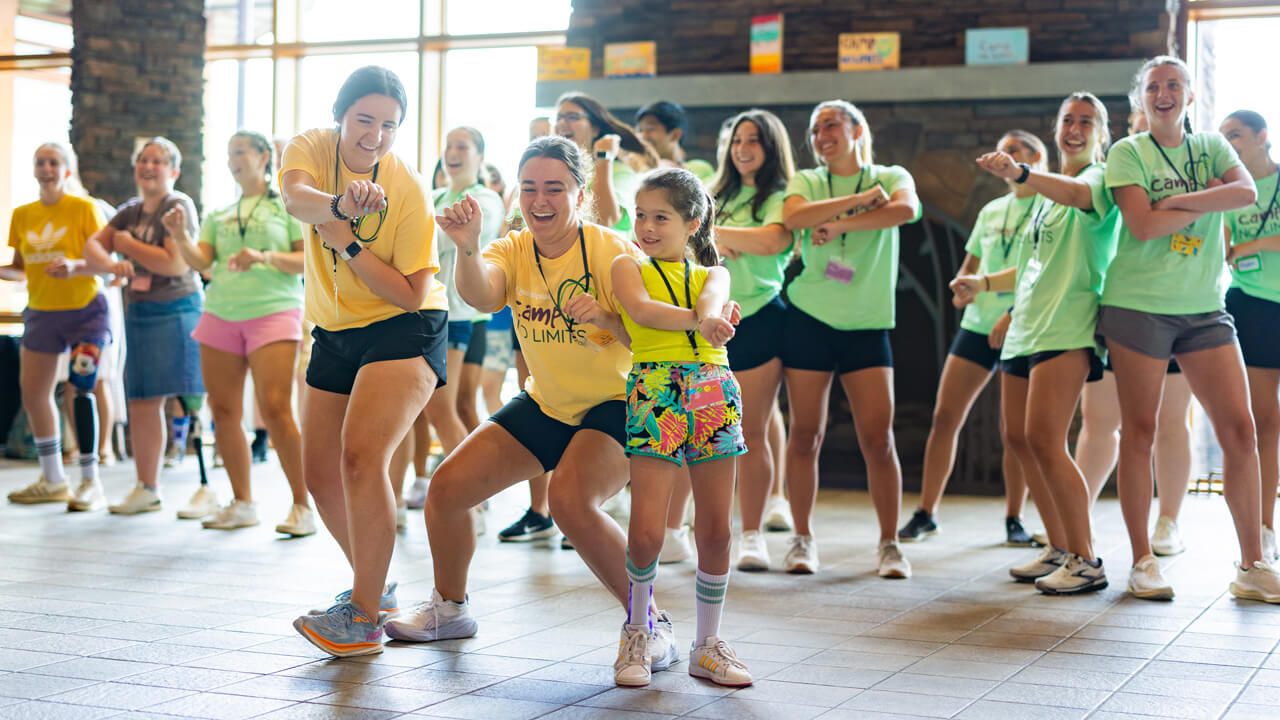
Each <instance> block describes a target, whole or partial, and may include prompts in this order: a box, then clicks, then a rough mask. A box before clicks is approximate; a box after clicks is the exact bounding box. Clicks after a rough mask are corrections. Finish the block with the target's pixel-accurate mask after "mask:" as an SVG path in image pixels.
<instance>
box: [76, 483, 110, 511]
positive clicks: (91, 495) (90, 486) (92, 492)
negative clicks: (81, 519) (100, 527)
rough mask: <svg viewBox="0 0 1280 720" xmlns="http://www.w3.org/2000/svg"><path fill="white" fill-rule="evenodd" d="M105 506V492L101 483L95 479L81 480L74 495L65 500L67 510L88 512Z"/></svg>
mask: <svg viewBox="0 0 1280 720" xmlns="http://www.w3.org/2000/svg"><path fill="white" fill-rule="evenodd" d="M106 506H107V496H106V493H104V492H103V490H102V483H101V482H98V481H97V480H81V481H80V487H78V488H76V494H75V496H74V497H72V498H71V499H70V500H68V501H67V511H68V512H89V511H91V510H101V509H102V508H104V507H106Z"/></svg>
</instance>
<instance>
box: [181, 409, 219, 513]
mask: <svg viewBox="0 0 1280 720" xmlns="http://www.w3.org/2000/svg"><path fill="white" fill-rule="evenodd" d="M178 402H179V403H180V404H181V405H182V413H183V416H182V417H181V418H178V419H180V420H182V425H183V428H184V432H183V437H182V447H184V448H185V447H186V442H187V437H186V436H187V433H191V444H192V450H194V451H195V454H196V467H197V468H199V470H200V487H199V488H197V489H196V492H195V494H194V495H192V496H191V500H189V501H188V502H187V504H186V505H185V506H183V507H182V509H180V510H178V517H180V518H183V519H188V520H194V519H198V518H202V517H205V516H207V515H211V514H213V513H214V512H215V511H217V509H218V497H217V495H216V494H214V492H213V488H211V487H209V473H208V470H207V469H206V468H205V465H204V441H203V439H202V437H203V436H202V434H201V432H200V416H199V412H200V408H201V406H202V405H203V404H204V401H203V398H202V397H201V396H199V395H180V396H179V397H178ZM176 422H177V421H176V420H175V425H176ZM177 441H178V438H177V437H176V435H175V437H174V442H177Z"/></svg>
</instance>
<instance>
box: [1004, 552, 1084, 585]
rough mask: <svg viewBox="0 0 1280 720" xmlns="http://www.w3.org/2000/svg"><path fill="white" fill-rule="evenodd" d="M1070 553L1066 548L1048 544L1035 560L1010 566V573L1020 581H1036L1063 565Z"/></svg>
mask: <svg viewBox="0 0 1280 720" xmlns="http://www.w3.org/2000/svg"><path fill="white" fill-rule="evenodd" d="M1070 554H1071V553H1069V552H1067V551H1066V550H1059V549H1058V548H1056V547H1054V546H1052V545H1046V546H1045V548H1044V549H1043V550H1041V551H1040V555H1039V556H1037V557H1036V559H1035V560H1032V561H1031V562H1029V563H1027V564H1026V565H1015V566H1014V567H1011V568H1009V574H1010V575H1012V576H1013V579H1014V580H1017V581H1018V582H1034V581H1035V580H1036V579H1037V578H1042V577H1044V576H1045V575H1048V574H1049V573H1051V572H1053V571H1054V570H1057V569H1058V568H1060V567H1062V564H1063V563H1065V562H1066V561H1067V556H1069V555H1070Z"/></svg>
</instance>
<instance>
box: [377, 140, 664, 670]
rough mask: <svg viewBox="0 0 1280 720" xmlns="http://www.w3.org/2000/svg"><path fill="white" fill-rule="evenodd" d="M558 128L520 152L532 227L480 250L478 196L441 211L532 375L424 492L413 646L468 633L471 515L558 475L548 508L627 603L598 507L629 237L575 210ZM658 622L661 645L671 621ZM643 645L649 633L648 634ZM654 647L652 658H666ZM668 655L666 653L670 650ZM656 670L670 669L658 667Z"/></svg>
mask: <svg viewBox="0 0 1280 720" xmlns="http://www.w3.org/2000/svg"><path fill="white" fill-rule="evenodd" d="M584 165H585V163H584V162H583V159H582V153H581V152H580V151H579V150H578V147H577V146H576V145H574V144H573V143H572V142H570V141H568V140H566V139H565V138H562V137H547V138H539V139H538V140H535V141H534V142H533V143H531V144H530V145H529V147H528V148H527V149H526V150H525V151H524V155H523V156H522V157H521V159H520V165H519V170H518V172H517V176H518V177H519V179H520V211H521V214H522V215H523V217H524V219H525V221H526V223H527V225H528V226H527V227H526V229H524V230H522V231H520V232H512V233H510V234H508V235H507V236H506V237H504V238H499V239H498V240H497V241H495V242H494V243H493V244H492V245H490V246H489V247H488V248H486V249H485V250H484V252H483V255H482V253H481V251H480V234H481V222H482V217H481V216H482V214H483V213H482V212H481V211H480V204H479V203H478V202H476V200H475V199H474V198H470V197H468V198H464V199H463V200H462V201H461V202H459V203H457V204H456V205H454V206H453V207H450V208H446V209H445V210H444V215H443V216H442V217H441V218H438V221H439V223H440V229H441V230H442V231H444V232H445V233H447V234H448V235H449V237H450V238H452V239H453V241H454V242H455V243H456V244H457V246H458V253H457V267H456V269H455V273H454V281H455V282H456V283H457V285H458V291H459V293H460V294H461V295H462V298H463V300H465V301H466V302H467V303H468V304H470V305H471V306H473V307H475V308H476V309H477V310H480V311H481V312H494V311H497V310H499V309H501V308H502V307H503V306H504V305H510V306H511V310H512V313H513V315H514V321H515V328H516V334H517V335H518V336H519V338H520V347H521V349H522V350H523V351H524V356H525V359H526V360H527V361H528V363H529V370H530V378H529V381H528V383H526V385H525V391H524V392H522V393H520V394H519V395H517V396H516V397H515V398H514V399H512V400H511V402H509V403H507V404H506V406H504V407H503V408H502V410H500V411H498V412H497V413H496V414H495V415H494V416H493V417H492V418H490V419H489V420H488V422H484V423H481V424H480V427H479V428H478V429H476V431H475V432H473V433H471V435H470V436H468V437H467V439H466V440H465V441H463V443H462V444H461V445H459V446H458V449H457V450H455V451H454V452H453V454H451V455H450V456H449V457H448V458H446V459H445V461H444V462H443V463H442V464H441V465H440V467H439V469H437V470H436V472H435V476H434V477H433V478H432V480H431V487H430V489H429V490H428V493H427V532H428V535H429V537H430V539H431V548H432V552H431V558H432V563H433V564H434V566H435V585H436V589H435V591H434V592H433V593H432V597H431V599H430V600H429V601H428V602H425V603H423V604H422V605H420V606H419V607H418V608H417V610H416V611H415V612H414V614H413V615H411V616H410V617H408V618H401V619H398V620H393V621H391V622H389V623H387V633H388V634H389V635H390V636H391V637H393V638H397V639H400V640H413V641H418V642H423V641H429V640H446V639H449V638H459V637H470V636H472V635H474V634H475V632H476V621H475V619H474V618H473V617H472V616H471V613H470V607H469V605H468V604H467V568H468V566H469V565H470V563H471V556H472V555H473V554H474V551H475V543H474V540H472V539H471V538H474V537H475V532H474V529H473V524H472V518H471V515H470V513H469V512H468V510H469V509H470V508H472V507H474V506H476V505H478V504H480V503H481V502H483V501H484V500H485V499H486V498H489V497H492V496H493V495H495V494H497V493H498V492H501V491H502V490H504V489H506V488H508V487H510V486H512V485H515V484H516V483H519V482H523V481H525V480H528V479H530V478H532V477H536V476H537V475H539V474H541V473H543V472H545V471H548V470H552V469H554V470H555V474H554V476H553V479H552V483H551V514H552V516H553V517H554V518H555V519H556V524H557V525H559V526H560V529H561V530H563V531H564V534H565V535H566V536H567V537H568V538H569V541H570V542H572V543H573V545H574V547H576V548H577V549H578V552H579V554H580V555H581V556H582V559H583V560H584V561H585V562H586V563H587V566H588V567H590V568H591V570H592V572H594V573H595V574H596V577H597V578H599V579H600V582H602V583H603V584H604V585H605V587H607V588H608V589H609V591H610V592H612V593H613V595H614V597H616V598H617V599H618V602H619V603H622V604H625V603H626V602H627V588H628V583H627V575H626V570H625V562H626V559H625V556H626V542H627V539H626V534H625V533H624V532H623V531H622V528H620V527H618V524H617V523H615V522H614V521H613V520H612V519H611V518H610V517H609V516H608V515H605V514H604V513H603V512H601V511H600V509H599V506H600V504H601V503H602V502H604V501H605V500H606V499H608V498H610V497H612V496H614V495H615V494H617V492H618V491H619V490H621V489H622V487H623V485H625V484H626V481H627V461H626V457H625V456H624V455H623V450H622V449H623V446H624V444H625V443H626V437H627V436H626V403H625V402H624V399H625V397H626V380H627V373H628V371H629V370H630V369H631V352H630V350H628V349H627V347H626V343H628V342H629V338H628V337H627V335H626V331H625V330H624V329H623V326H622V319H621V316H620V315H619V313H618V309H617V306H616V305H615V301H614V299H613V298H614V295H613V283H612V281H611V278H610V273H609V268H610V265H611V264H612V262H613V260H614V258H616V257H618V256H619V255H622V254H630V255H634V256H636V257H640V249H639V248H637V247H636V246H635V244H634V243H632V242H630V241H628V240H626V239H625V238H623V237H622V236H621V235H618V234H617V233H615V232H612V231H610V230H608V229H607V228H603V227H600V226H598V225H593V224H590V223H585V222H583V221H582V219H581V216H580V214H579V206H580V205H581V203H582V202H583V200H584V198H585V190H584V188H585V185H586V178H587V171H586V168H585V167H584ZM658 617H659V619H658V620H657V621H656V622H655V628H656V629H655V636H656V637H657V640H656V642H657V645H650V647H657V646H662V647H664V648H665V647H668V646H672V645H673V642H672V640H671V634H670V630H671V625H670V622H669V621H667V620H665V618H663V616H662V615H659V616H658ZM651 642H652V641H651ZM666 652H667V651H666V650H663V651H661V652H659V651H655V653H654V655H655V657H663V658H665V657H667V655H666V654H665V653H666ZM672 654H674V653H672ZM663 667H665V665H663Z"/></svg>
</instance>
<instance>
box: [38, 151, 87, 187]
mask: <svg viewBox="0 0 1280 720" xmlns="http://www.w3.org/2000/svg"><path fill="white" fill-rule="evenodd" d="M45 149H48V150H52V151H54V152H56V153H58V154H59V155H61V156H62V164H63V165H65V166H66V168H67V170H69V171H70V172H71V175H70V176H69V177H68V178H67V192H69V193H70V194H72V195H81V196H84V197H88V195H89V191H88V190H85V189H84V183H82V182H80V165H79V162H78V161H77V160H76V153H75V151H74V150H72V149H71V148H69V147H67V146H66V145H63V144H62V143H60V142H58V141H56V140H48V141H46V142H42V143H40V144H39V145H37V146H36V152H35V153H34V154H33V155H32V157H34V156H35V154H38V153H39V152H40V151H41V150H45Z"/></svg>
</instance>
